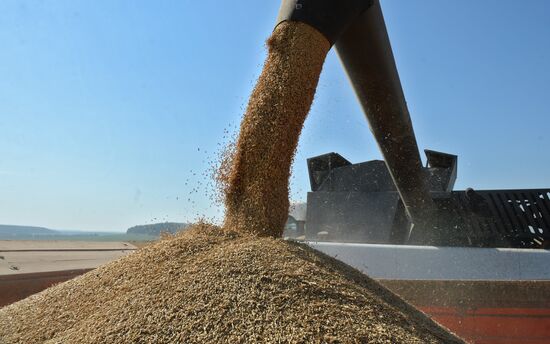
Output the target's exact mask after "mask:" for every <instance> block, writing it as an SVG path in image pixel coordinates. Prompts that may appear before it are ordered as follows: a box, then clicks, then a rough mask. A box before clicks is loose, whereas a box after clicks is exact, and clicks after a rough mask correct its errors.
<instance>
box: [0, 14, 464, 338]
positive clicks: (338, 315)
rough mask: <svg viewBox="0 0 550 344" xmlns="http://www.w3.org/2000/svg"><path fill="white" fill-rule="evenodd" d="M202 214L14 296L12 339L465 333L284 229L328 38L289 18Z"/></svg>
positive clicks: (2, 324)
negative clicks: (213, 219) (215, 222)
mask: <svg viewBox="0 0 550 344" xmlns="http://www.w3.org/2000/svg"><path fill="white" fill-rule="evenodd" d="M268 46H269V56H268V60H267V62H266V64H265V67H264V71H263V73H262V75H261V77H260V80H259V82H258V85H257V87H256V88H255V90H254V93H253V94H252V96H251V100H250V104H249V107H248V109H247V113H246V115H245V118H244V120H243V123H242V126H241V132H240V136H239V139H238V141H237V145H236V149H235V151H234V152H233V154H232V155H231V159H229V160H228V161H230V162H231V163H230V164H229V165H228V166H229V168H228V169H227V170H226V172H227V173H226V174H222V175H223V176H224V177H222V178H224V182H225V183H226V184H225V185H226V186H225V188H226V189H225V192H226V200H225V201H226V208H227V209H226V221H225V226H224V229H223V230H222V229H220V228H217V227H214V226H209V225H205V224H200V225H197V226H195V227H194V228H191V229H189V230H187V231H186V232H184V233H182V234H179V235H177V236H175V237H172V238H169V239H164V240H162V241H161V242H159V243H156V244H154V245H150V246H147V247H145V248H142V249H140V250H139V251H138V252H136V253H134V254H132V255H129V256H126V257H124V258H122V259H120V260H118V261H115V262H112V263H110V264H107V265H105V266H102V267H100V268H98V269H96V270H93V271H91V272H89V273H87V274H85V275H82V276H81V277H78V278H76V279H74V280H71V281H68V282H66V283H63V284H60V285H57V286H55V287H52V288H50V289H47V290H45V291H43V292H41V293H39V294H37V295H34V296H31V297H30V298H28V299H26V300H23V301H20V302H18V303H15V304H13V305H10V306H8V307H5V308H3V309H0V343H2V344H3V343H9V344H11V343H24V344H30V343H51V344H53V343H71V344H72V343H222V342H226V343H252V342H258V343H270V342H271V343H282V342H288V343H299V342H301V343H367V342H377V343H380V342H384V343H397V342H399V343H459V342H461V341H460V340H459V339H457V338H455V337H454V336H452V335H451V334H449V333H448V332H446V331H445V330H443V329H442V328H440V327H439V326H437V325H436V324H435V323H433V322H432V321H431V320H429V319H428V318H427V317H425V316H424V315H423V314H422V313H420V312H418V311H416V310H415V309H413V308H412V307H410V306H408V305H407V304H406V303H405V302H403V301H402V300H400V299H399V298H398V297H396V296H395V295H393V294H392V293H390V292H388V291H387V290H386V289H384V288H383V287H381V286H380V285H379V284H377V283H376V282H374V281H372V280H370V279H369V278H367V277H366V276H364V275H362V274H361V273H359V272H357V271H356V270H353V269H352V268H350V267H348V266H346V265H345V264H343V263H340V262H338V261H336V260H334V259H331V258H328V257H326V256H324V255H322V254H321V253H318V252H315V251H313V250H312V249H310V248H308V247H306V246H303V245H299V244H296V243H291V242H286V241H284V240H282V239H280V238H279V237H280V234H281V231H282V228H283V224H284V221H285V220H286V217H287V211H288V177H289V171H290V165H291V163H292V159H293V155H294V151H295V149H296V144H297V141H298V137H299V134H300V131H301V128H302V125H303V122H304V119H305V116H306V115H307V112H308V110H309V107H310V105H311V102H312V100H313V95H314V92H315V87H316V84H317V80H318V77H319V73H320V71H321V67H322V64H323V61H324V59H325V56H326V53H327V51H328V49H329V44H328V42H327V41H326V40H325V39H324V38H323V37H322V36H321V35H320V34H319V33H318V32H316V31H315V30H313V29H312V28H310V27H308V26H307V25H304V24H297V23H284V24H282V25H280V26H279V27H278V28H277V29H276V30H275V32H274V34H273V36H272V37H271V38H270V40H269V41H268Z"/></svg>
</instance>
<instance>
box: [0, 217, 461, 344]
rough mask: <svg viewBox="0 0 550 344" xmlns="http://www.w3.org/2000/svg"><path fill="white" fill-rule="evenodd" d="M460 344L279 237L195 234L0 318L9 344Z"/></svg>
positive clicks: (210, 230)
mask: <svg viewBox="0 0 550 344" xmlns="http://www.w3.org/2000/svg"><path fill="white" fill-rule="evenodd" d="M43 342H45V343H75V344H76V343H222V342H225V343H253V342H257V343H270V342H271V343H282V342H287V343H297V342H303V343H322V342H326V343H353V342H355V343H367V342H377V343H380V342H385V343H397V342H399V343H459V342H460V341H459V340H457V339H456V338H454V337H452V336H451V335H449V334H448V333H446V332H445V331H444V330H442V329H441V328H439V327H438V326H437V325H435V324H434V323H433V322H432V321H430V320H429V319H427V318H426V317H425V316H424V315H422V314H421V313H419V312H418V311H415V310H414V309H413V308H411V307H410V306H408V305H407V304H405V303H404V302H403V301H401V300H400V299H399V298H397V297H396V296H394V295H393V294H391V293H390V292H388V291H386V290H385V289H384V288H382V287H381V286H379V285H378V284H377V283H376V282H374V281H372V280H370V279H369V278H367V277H366V276H364V275H363V274H361V273H359V272H357V271H355V270H353V269H351V268H349V267H348V266H346V265H344V264H342V263H340V262H338V261H336V260H334V259H332V258H329V257H327V256H324V255H322V254H320V253H318V252H316V251H313V250H312V249H310V248H308V247H306V246H304V245H299V244H295V243H291V242H286V241H283V240H282V239H274V238H269V237H264V238H261V237H257V236H253V237H252V236H246V235H243V234H238V233H231V232H229V231H221V230H220V229H219V228H215V227H212V226H207V225H198V226H195V227H194V228H192V229H190V230H188V231H187V232H184V233H181V234H178V235H177V236H176V237H173V238H170V239H165V240H164V241H161V242H159V243H156V244H154V245H150V246H147V247H145V248H142V249H141V250H139V251H138V252H136V253H134V254H132V255H129V256H126V257H124V258H122V259H120V260H118V261H115V262H112V263H110V264H108V265H105V266H102V267H100V268H98V269H96V270H94V271H92V272H89V273H87V274H85V275H83V276H81V277H77V278H76V279H74V280H71V281H69V282H66V283H63V284H60V285H57V286H55V287H53V288H50V289H48V290H46V291H44V292H42V293H40V294H37V295H34V296H31V297H30V298H28V299H26V300H23V301H20V302H18V303H16V304H13V305H11V306H8V307H5V308H3V309H0V343H25V344H29V343H43Z"/></svg>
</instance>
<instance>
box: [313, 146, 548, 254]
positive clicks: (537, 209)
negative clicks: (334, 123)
mask: <svg viewBox="0 0 550 344" xmlns="http://www.w3.org/2000/svg"><path fill="white" fill-rule="evenodd" d="M425 152H426V156H427V160H428V164H427V166H426V167H424V168H422V171H423V173H424V175H425V176H426V180H427V182H428V186H429V190H430V194H431V197H432V199H433V200H434V203H435V205H436V208H437V211H438V216H437V217H434V218H433V219H432V221H431V223H430V227H429V228H430V231H431V233H430V235H429V236H425V235H423V234H422V231H416V232H413V233H412V235H411V236H410V238H408V240H407V242H408V243H409V244H417V245H436V246H466V247H514V248H550V189H537V190H473V189H471V188H468V189H466V190H465V191H453V187H454V182H455V180H456V172H457V169H456V167H457V157H456V156H455V155H451V154H446V153H440V152H435V151H429V150H426V151H425ZM307 163H308V168H309V178H310V182H311V190H312V192H310V193H308V199H307V219H306V232H305V234H306V239H307V240H317V239H319V237H318V233H320V232H322V233H324V235H323V240H331V241H339V242H356V243H378V244H401V243H403V242H404V241H405V239H406V236H405V235H406V232H407V229H408V228H409V225H410V223H409V221H408V219H407V217H406V215H405V211H404V208H403V206H402V204H401V202H399V199H400V197H399V193H398V192H397V190H396V188H395V185H394V184H393V180H392V179H391V176H390V173H389V171H388V169H387V167H386V165H385V164H384V162H383V161H379V160H373V161H367V162H363V163H358V164H352V163H351V162H349V161H347V160H346V159H345V158H343V157H342V156H340V155H339V154H336V153H329V154H325V155H321V156H318V157H314V158H310V159H308V161H307Z"/></svg>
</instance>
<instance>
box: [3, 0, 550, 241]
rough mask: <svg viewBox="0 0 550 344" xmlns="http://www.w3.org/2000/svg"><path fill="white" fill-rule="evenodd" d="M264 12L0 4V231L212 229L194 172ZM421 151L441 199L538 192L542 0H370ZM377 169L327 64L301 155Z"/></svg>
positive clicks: (546, 123) (253, 2)
mask: <svg viewBox="0 0 550 344" xmlns="http://www.w3.org/2000/svg"><path fill="white" fill-rule="evenodd" d="M278 7H279V1H278V0H262V1H257V0H237V1H220V0H201V1H190V0H174V1H152V0H150V1H136V0H117V1H112V0H93V1H92V0H86V1H78V0H56V1H53V0H51V1H38V0H36V1H26V0H4V1H0V42H1V49H0V223H3V224H24V225H39V226H46V227H50V228H61V229H85V230H125V229H126V228H127V227H129V226H132V225H136V224H143V223H151V222H159V221H187V220H192V219H193V218H195V217H196V216H197V215H200V214H204V215H206V216H207V217H212V216H215V215H216V214H218V216H219V212H218V211H219V209H218V208H216V207H214V206H211V201H210V199H209V196H208V195H209V192H208V190H209V188H208V186H206V183H207V181H206V180H205V178H204V177H203V174H204V173H206V171H207V170H208V168H209V163H208V161H211V160H212V159H213V158H214V157H215V152H216V151H217V150H218V148H219V144H221V143H223V142H225V141H226V139H224V136H227V135H225V134H224V130H225V129H228V130H230V131H234V130H235V127H236V126H237V125H238V123H239V119H240V117H241V115H242V113H243V112H244V108H245V106H246V101H247V98H248V96H249V94H250V91H251V88H252V87H253V85H254V82H255V79H256V78H257V77H258V75H259V73H260V71H261V67H262V63H263V60H264V57H265V49H264V40H265V39H266V38H267V37H268V36H269V34H270V32H271V30H272V28H273V24H274V21H275V18H276V15H277V11H278ZM382 7H383V10H384V15H385V18H386V24H387V26H388V31H389V34H390V39H391V41H392V45H393V49H394V54H395V57H396V60H397V65H398V68H399V72H400V75H401V80H402V83H403V88H404V90H405V94H406V97H407V101H408V104H409V107H410V111H411V115H412V118H413V122H414V126H415V130H416V134H417V137H418V142H419V145H420V147H421V149H424V148H430V149H434V150H441V151H445V152H449V153H454V154H458V155H459V170H458V172H459V177H458V180H457V188H465V187H468V186H472V187H474V188H479V189H484V188H485V189H486V188H536V187H550V154H548V150H549V149H548V148H549V147H550V136H549V135H548V133H549V129H550V107H549V104H548V102H549V100H550V21H549V18H550V1H546V0H526V1H511V0H506V1H502V0H500V1H497V0H479V1H474V0H469V1H450V0H444V1H442V0H422V1H410V0H382ZM330 151H335V152H339V153H340V154H342V155H343V156H344V157H346V158H348V159H349V160H351V161H352V162H360V161H365V160H371V159H376V158H380V155H379V153H378V150H377V147H376V145H375V143H374V141H373V138H372V137H371V134H370V132H369V130H368V126H367V123H366V121H365V120H364V117H363V114H362V112H361V109H360V108H359V105H358V103H357V101H356V99H355V96H354V95H353V93H352V90H351V87H350V86H349V84H348V81H347V79H346V76H345V74H344V72H343V70H342V68H341V66H340V63H339V61H338V59H337V57H336V55H335V54H334V52H331V54H330V56H329V57H328V60H327V63H326V65H325V68H324V71H323V74H322V76H321V80H320V84H319V89H318V93H317V96H316V100H315V103H314V106H313V108H312V111H311V113H310V116H309V118H308V120H307V122H306V125H305V129H304V132H303V134H302V137H301V141H300V147H299V150H298V154H297V158H296V163H295V166H294V177H293V179H292V185H293V186H292V191H293V195H292V198H293V199H295V200H300V199H305V194H306V192H307V191H308V190H309V182H308V179H307V169H306V164H305V159H306V158H308V157H310V156H315V155H318V154H323V153H327V152H330Z"/></svg>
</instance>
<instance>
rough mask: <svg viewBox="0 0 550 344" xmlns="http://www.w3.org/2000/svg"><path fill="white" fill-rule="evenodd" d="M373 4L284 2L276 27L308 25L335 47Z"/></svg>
mask: <svg viewBox="0 0 550 344" xmlns="http://www.w3.org/2000/svg"><path fill="white" fill-rule="evenodd" d="M372 4H373V0H345V1H338V0H283V1H282V3H281V8H280V9H279V16H278V17H277V24H276V26H277V25H279V24H280V23H282V22H284V21H287V20H288V21H297V22H302V23H306V24H308V25H310V26H312V27H314V28H315V29H317V31H319V32H320V33H322V34H323V35H324V36H325V37H326V38H327V40H328V41H329V42H330V44H331V45H333V44H334V42H336V40H337V39H338V38H339V37H340V35H341V34H342V33H343V32H344V31H345V30H346V29H347V28H348V26H349V25H350V24H351V23H352V22H353V21H354V20H355V19H356V18H357V17H358V16H359V15H361V13H363V12H364V11H365V10H366V9H368V8H369V7H370V6H371V5H372Z"/></svg>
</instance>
